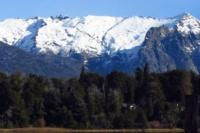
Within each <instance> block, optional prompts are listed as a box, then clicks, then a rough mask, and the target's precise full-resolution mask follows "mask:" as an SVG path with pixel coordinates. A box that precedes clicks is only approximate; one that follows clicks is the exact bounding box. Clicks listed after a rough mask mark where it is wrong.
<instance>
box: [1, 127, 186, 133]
mask: <svg viewBox="0 0 200 133" xmlns="http://www.w3.org/2000/svg"><path fill="white" fill-rule="evenodd" d="M86 132H87V133H88V132H94V133H95V132H96V133H97V132H98V133H101V132H102V133H109V132H111V133H113V132H115V133H116V132H120V133H121V132H136V133H138V132H149V133H156V132H157V133H170V132H174V133H178V132H182V133H183V132H184V130H183V129H177V128H174V129H122V130H115V129H108V130H106V129H102V130H72V129H65V128H13V129H0V133H86Z"/></svg>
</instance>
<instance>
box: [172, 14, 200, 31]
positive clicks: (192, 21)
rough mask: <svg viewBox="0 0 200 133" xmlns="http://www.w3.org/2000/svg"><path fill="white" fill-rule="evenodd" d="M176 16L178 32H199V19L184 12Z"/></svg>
mask: <svg viewBox="0 0 200 133" xmlns="http://www.w3.org/2000/svg"><path fill="white" fill-rule="evenodd" d="M174 18H175V17H174ZM176 18H177V20H178V22H177V24H176V26H177V29H178V31H179V32H181V33H184V34H189V33H194V34H198V33H200V21H199V20H198V19H196V18H195V17H193V16H192V15H191V14H189V13H187V12H185V13H183V14H180V15H178V16H177V17H176Z"/></svg>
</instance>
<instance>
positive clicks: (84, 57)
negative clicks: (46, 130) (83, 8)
mask: <svg viewBox="0 0 200 133" xmlns="http://www.w3.org/2000/svg"><path fill="white" fill-rule="evenodd" d="M152 27H153V28H155V27H166V28H167V29H168V30H169V31H168V33H165V32H164V31H165V30H166V29H165V30H164V29H162V28H160V29H159V30H163V32H160V31H159V32H156V30H155V29H152ZM151 30H152V33H153V34H152V35H151V36H148V34H149V32H150V31H151ZM158 33H159V34H158ZM154 34H156V35H157V36H158V37H154ZM176 34H177V35H176ZM199 34H200V21H199V20H198V19H196V18H195V17H193V16H192V15H190V14H189V13H183V14H180V15H178V16H175V17H171V18H166V19H158V18H152V17H138V16H131V17H109V16H91V15H90V16H86V17H82V18H78V17H76V18H69V17H67V16H57V17H49V18H41V17H34V18H29V19H6V20H4V21H1V22H0V41H2V42H3V43H7V44H8V45H11V46H16V47H18V48H20V49H23V50H25V51H26V52H28V53H31V54H32V55H37V56H40V55H44V54H45V55H47V56H51V57H52V58H53V56H56V59H58V58H57V56H58V57H60V58H62V59H58V60H60V61H58V62H60V64H59V65H60V66H67V65H68V66H70V64H69V63H66V64H65V63H64V64H62V63H61V62H62V60H63V58H67V59H68V60H75V61H76V62H80V63H78V64H79V65H80V64H82V65H86V66H87V67H88V70H89V71H92V72H99V73H101V74H106V73H109V72H110V71H112V70H113V69H118V70H122V71H126V72H128V73H130V71H133V69H134V68H135V67H136V66H143V65H144V63H143V62H148V63H152V62H151V61H149V60H145V59H148V58H147V57H146V56H147V55H148V56H151V55H149V54H148V53H146V52H147V51H146V52H144V51H145V50H144V49H145V46H147V44H146V43H147V42H148V39H149V38H155V39H154V41H156V42H160V43H161V44H159V45H160V46H162V47H163V48H164V47H165V46H166V48H167V47H168V46H170V47H173V45H171V44H170V43H171V42H170V41H162V40H163V39H165V37H168V39H169V40H170V39H172V40H173V38H170V37H174V38H176V39H178V40H179V41H178V43H177V44H176V45H177V46H178V45H179V44H180V45H181V46H180V47H178V48H179V49H181V51H182V53H184V54H185V55H187V57H188V58H193V59H194V58H196V56H195V54H194V53H197V52H195V51H198V50H196V49H198V47H199V45H200V39H199ZM149 35H150V34H149ZM180 39H182V40H180ZM184 41H185V42H184ZM186 42H187V43H186ZM151 43H152V42H151ZM151 43H148V45H152V46H156V47H157V48H156V50H157V51H155V50H154V51H152V50H150V51H148V52H150V53H154V54H155V52H158V51H159V50H160V51H161V52H162V54H161V55H162V59H163V60H164V57H166V58H168V56H169V57H170V58H168V59H169V60H168V61H170V62H171V63H172V66H170V67H164V66H163V67H161V66H160V65H156V67H159V66H160V67H161V68H156V69H154V68H153V66H151V67H150V70H152V71H154V70H160V71H166V70H168V69H172V68H177V66H179V65H178V64H177V59H176V60H174V58H175V56H172V54H170V50H171V49H168V50H169V51H168V52H166V51H164V49H160V48H158V46H157V45H155V44H151ZM162 43H166V44H162ZM176 45H174V46H176ZM141 51H143V52H141ZM145 54H146V56H145ZM196 55H198V54H196ZM180 56H181V55H180ZM140 57H145V59H143V58H140ZM157 57H160V56H157ZM157 57H154V58H155V59H154V60H159V59H156V58H157ZM185 57H186V56H185ZM193 59H191V60H192V62H196V61H194V60H193ZM172 60H173V61H172ZM51 62H52V61H51ZM53 62H54V63H57V61H55V60H54V61H53ZM66 62H67V61H66ZM139 62H142V63H139ZM161 62H162V61H161ZM164 62H165V63H166V61H164ZM173 62H174V63H173ZM75 64H76V63H75ZM96 64H98V65H96ZM158 64H160V63H158ZM182 64H184V63H182ZM191 64H194V66H191V68H193V69H192V70H194V71H195V72H198V71H199V69H198V67H196V65H195V64H198V63H191ZM75 66H76V65H75ZM186 66H187V65H186ZM195 67H196V68H195ZM77 68H81V67H80V66H79V67H77ZM167 68H168V69H167ZM178 68H179V67H178ZM131 69H132V70H131ZM76 75H77V74H76Z"/></svg>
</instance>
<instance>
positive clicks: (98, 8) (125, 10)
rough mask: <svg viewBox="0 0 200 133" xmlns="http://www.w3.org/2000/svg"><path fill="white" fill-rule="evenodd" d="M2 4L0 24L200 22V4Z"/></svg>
mask: <svg viewBox="0 0 200 133" xmlns="http://www.w3.org/2000/svg"><path fill="white" fill-rule="evenodd" d="M0 4H1V8H0V20H3V19H6V18H25V19H26V18H30V17H35V16H41V17H50V16H56V15H59V14H62V15H68V16H69V17H82V16H86V15H98V16H105V15H106V16H121V17H129V16H146V17H148V16H152V17H157V18H166V17H173V16H176V15H178V14H181V13H183V12H188V13H190V14H191V15H193V16H194V17H196V18H198V19H200V0H2V1H1V2H0Z"/></svg>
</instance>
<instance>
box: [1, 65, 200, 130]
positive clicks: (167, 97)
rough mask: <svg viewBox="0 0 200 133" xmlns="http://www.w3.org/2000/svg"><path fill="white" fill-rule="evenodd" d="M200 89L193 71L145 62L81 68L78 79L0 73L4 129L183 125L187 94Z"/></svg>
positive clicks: (168, 126) (197, 91)
mask: <svg viewBox="0 0 200 133" xmlns="http://www.w3.org/2000/svg"><path fill="white" fill-rule="evenodd" d="M199 87H200V76H199V75H197V74H195V73H194V72H192V71H187V70H172V71H168V72H164V73H149V72H148V66H147V65H146V66H145V67H144V69H142V68H140V67H138V68H136V69H135V71H134V75H133V74H132V75H129V74H126V73H124V72H119V71H116V70H115V71H112V72H111V73H110V74H108V75H107V76H101V75H99V74H97V73H90V72H85V68H84V67H82V71H81V74H80V78H79V79H77V78H70V79H57V78H51V79H48V78H47V77H44V76H38V75H35V74H28V75H24V74H23V73H21V72H15V73H13V74H11V75H7V74H5V73H2V72H0V128H13V127H30V126H31V127H44V126H48V127H65V128H73V129H102V128H113V129H120V128H127V129H128V128H173V127H180V128H183V127H184V106H185V96H186V95H190V94H200V89H199Z"/></svg>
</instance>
